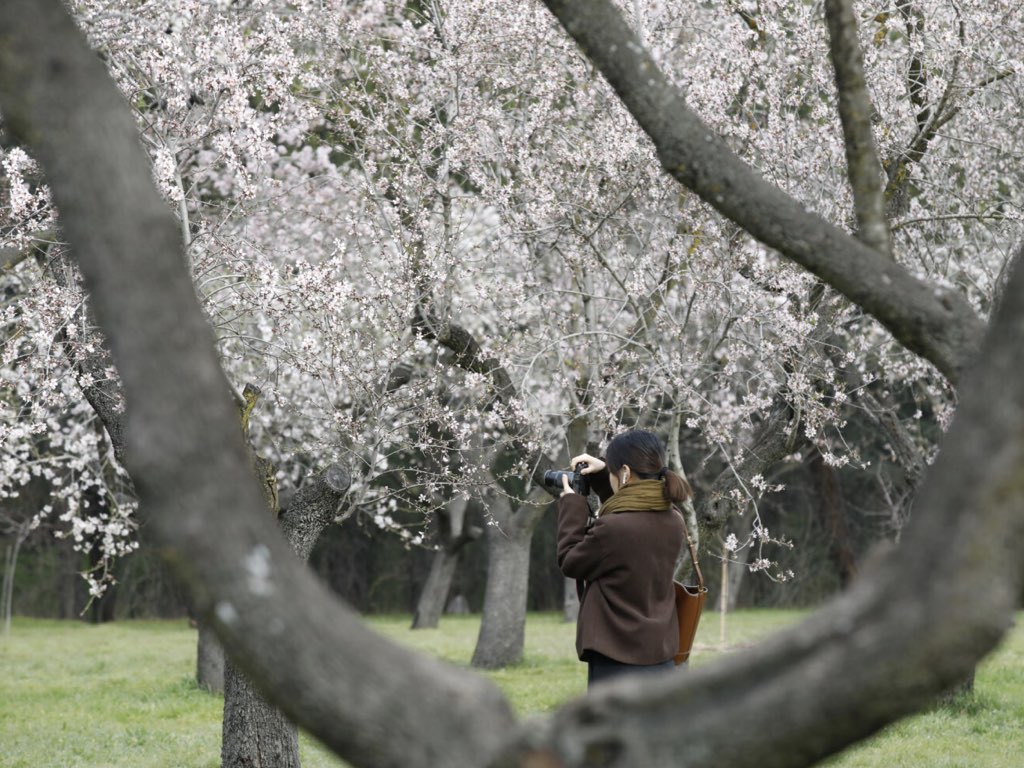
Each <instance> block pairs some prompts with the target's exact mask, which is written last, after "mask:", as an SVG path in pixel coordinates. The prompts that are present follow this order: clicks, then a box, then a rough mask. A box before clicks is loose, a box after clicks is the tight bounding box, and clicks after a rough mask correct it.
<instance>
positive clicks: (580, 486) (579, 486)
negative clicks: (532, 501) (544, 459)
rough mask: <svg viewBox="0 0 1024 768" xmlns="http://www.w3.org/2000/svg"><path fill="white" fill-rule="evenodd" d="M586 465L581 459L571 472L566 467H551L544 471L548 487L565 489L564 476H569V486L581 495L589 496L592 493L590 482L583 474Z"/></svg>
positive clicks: (545, 482) (545, 483)
mask: <svg viewBox="0 0 1024 768" xmlns="http://www.w3.org/2000/svg"><path fill="white" fill-rule="evenodd" d="M586 466H587V465H586V464H584V463H583V462H582V461H581V462H580V463H579V464H577V465H576V467H575V468H574V469H573V470H572V471H571V472H570V471H569V470H565V469H549V470H548V471H547V472H545V473H544V485H546V486H547V487H548V488H552V489H557V490H559V491H561V490H563V488H562V478H563V477H568V478H569V487H570V488H572V489H573V491H575V492H576V493H578V494H579V495H580V496H587V495H589V494H590V483H589V482H588V481H587V478H586V477H585V476H584V474H583V469H584V468H585V467H586Z"/></svg>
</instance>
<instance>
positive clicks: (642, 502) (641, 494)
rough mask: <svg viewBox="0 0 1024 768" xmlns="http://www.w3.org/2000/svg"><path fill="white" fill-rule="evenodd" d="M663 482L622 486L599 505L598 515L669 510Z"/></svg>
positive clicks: (656, 481) (645, 482)
mask: <svg viewBox="0 0 1024 768" xmlns="http://www.w3.org/2000/svg"><path fill="white" fill-rule="evenodd" d="M669 506H671V505H670V503H669V500H668V499H666V498H665V482H664V481H663V480H637V481H635V482H632V483H630V484H629V485H624V486H622V487H621V488H619V490H617V491H616V492H615V493H614V494H612V497H611V498H610V499H608V500H607V501H605V502H604V503H603V504H602V505H601V509H600V510H599V511H598V515H612V514H615V513H616V512H664V511H665V510H666V509H668V508H669Z"/></svg>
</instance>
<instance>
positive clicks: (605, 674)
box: [587, 651, 676, 688]
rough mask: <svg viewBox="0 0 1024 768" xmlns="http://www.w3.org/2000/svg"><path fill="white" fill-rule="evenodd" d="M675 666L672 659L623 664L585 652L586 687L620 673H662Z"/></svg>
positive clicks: (611, 678)
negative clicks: (658, 662) (650, 662)
mask: <svg viewBox="0 0 1024 768" xmlns="http://www.w3.org/2000/svg"><path fill="white" fill-rule="evenodd" d="M675 668H676V664H675V662H674V661H673V660H672V659H669V660H668V661H663V662H661V663H660V664H625V663H623V662H621V661H616V660H615V659H609V658H608V657H607V656H602V655H601V654H600V653H594V652H593V651H590V652H589V653H588V654H587V688H590V687H591V686H593V685H594V684H595V683H601V682H604V681H605V680H613V679H615V678H617V677H621V676H622V675H663V674H665V673H666V672H671V671H672V670H673V669H675Z"/></svg>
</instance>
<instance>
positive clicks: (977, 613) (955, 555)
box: [0, 0, 1024, 768]
mask: <svg viewBox="0 0 1024 768" xmlns="http://www.w3.org/2000/svg"><path fill="white" fill-rule="evenodd" d="M598 10H600V9H598ZM598 15H600V14H598ZM605 21H606V22H608V23H613V22H614V21H615V19H612V20H611V21H608V19H605ZM0 110H2V112H3V116H4V121H5V124H6V125H7V127H8V129H9V130H11V131H16V132H17V133H18V136H19V138H20V139H21V140H23V141H25V142H26V143H27V144H29V145H30V146H31V148H32V150H33V152H34V154H35V156H36V157H37V159H38V160H39V161H40V163H41V164H42V167H43V168H44V170H45V173H46V176H47V179H48V181H49V183H50V184H51V187H52V189H53V194H54V197H55V200H56V202H57V205H58V207H59V209H60V211H61V215H62V222H63V225H64V231H65V233H66V234H67V237H68V240H69V242H70V243H71V244H72V246H73V252H74V253H75V255H76V257H77V258H78V260H79V262H80V264H81V266H82V270H83V274H84V275H85V277H86V282H87V287H88V289H89V291H90V293H91V295H92V297H93V299H94V302H95V304H94V306H95V309H96V316H97V319H98V321H99V323H100V324H101V326H102V327H103V330H104V332H105V333H106V334H107V337H108V338H109V339H110V342H111V348H112V352H113V355H114V359H115V361H116V363H117V365H118V368H119V370H120V373H121V376H122V380H123V382H124V389H125V393H126V397H127V412H126V413H127V432H126V436H127V440H128V448H129V451H128V458H129V470H130V471H131V472H132V476H133V477H134V478H135V481H136V487H137V489H138V491H139V495H140V498H141V502H142V509H143V511H144V514H145V515H146V516H147V518H148V519H149V520H150V521H152V523H153V524H154V527H155V533H156V534H157V535H158V536H159V538H160V540H161V542H162V544H163V546H164V547H166V548H167V550H168V551H169V552H170V553H171V554H172V556H173V557H174V558H175V559H176V560H177V561H178V562H179V564H180V566H181V568H182V570H183V572H185V573H186V574H188V575H189V576H190V577H191V580H192V584H193V588H194V591H195V594H196V597H197V604H198V607H199V608H200V610H201V611H202V612H203V613H204V614H206V615H207V616H208V617H210V618H211V619H212V620H214V621H215V626H216V629H217V631H218V633H219V634H220V636H221V637H222V639H223V640H224V642H225V644H226V646H227V647H228V649H229V650H230V651H231V652H232V653H233V655H234V658H235V659H236V661H237V662H238V663H239V664H240V665H242V666H243V667H244V668H245V670H246V672H247V673H248V674H250V675H251V676H252V678H253V679H254V680H255V681H256V682H257V684H258V685H259V687H260V688H261V690H263V691H264V692H266V693H267V694H268V695H269V696H271V697H272V698H273V700H274V701H275V702H276V703H278V704H279V705H280V706H281V707H282V708H283V709H284V710H285V711H286V712H287V713H288V714H289V716H290V717H291V718H292V719H293V720H294V721H296V722H299V723H301V724H302V725H303V726H304V727H306V728H308V730H310V731H311V732H312V733H313V734H315V735H316V736H317V737H318V738H320V739H321V740H322V741H323V742H324V743H325V744H327V745H328V746H329V747H331V748H332V749H334V750H335V751H336V752H337V753H338V754H340V755H342V756H343V757H344V758H345V759H346V760H347V761H348V762H349V763H351V764H353V765H358V766H366V767H367V768H377V767H378V766H379V767H381V768H384V767H385V766H402V767H403V768H421V767H422V768H427V766H437V765H445V766H451V767H452V768H461V767H462V766H485V765H495V766H517V768H518V767H521V766H526V765H531V766H537V765H551V766H555V765H561V766H582V765H585V764H590V765H595V764H601V765H606V766H635V765H645V766H647V765H649V766H658V765H676V764H678V763H679V760H680V757H681V756H683V757H684V759H686V761H687V765H688V766H721V765H729V766H732V767H733V768H746V767H747V766H762V767H765V768H775V767H776V766H805V765H810V764H811V763H813V762H814V761H816V760H818V759H820V758H821V757H823V756H825V755H828V754H830V753H832V752H835V751H837V750H838V749H841V748H842V747H844V746H846V745H848V744H850V743H852V742H853V741H856V740H857V739H860V738H863V737H865V736H867V735H869V734H871V733H873V732H874V731H876V730H877V729H879V728H881V727H882V726H884V725H886V724H888V723H890V722H892V721H893V720H895V719H897V718H899V717H901V716H903V715H905V714H908V713H910V712H913V711H915V710H916V709H918V708H920V707H922V706H925V705H926V704H928V703H930V702H931V701H932V700H933V698H934V696H935V695H936V694H938V693H939V692H940V691H942V690H944V689H946V688H948V687H949V686H951V685H953V684H954V683H956V682H957V681H959V680H960V679H962V678H963V677H964V676H966V674H967V673H968V672H969V670H970V669H971V668H972V667H973V665H974V663H975V662H976V661H977V660H978V659H979V658H981V657H982V656H983V655H984V654H985V653H987V652H988V651H990V650H991V649H992V648H993V647H994V646H995V644H996V643H997V642H998V640H999V639H1000V637H1001V636H1002V635H1003V634H1004V633H1005V631H1006V629H1007V627H1008V624H1009V620H1010V617H1011V615H1012V610H1013V607H1014V606H1015V604H1016V601H1017V598H1018V596H1019V594H1020V589H1021V586H1022V583H1024V574H1022V562H1021V558H1020V551H1021V550H1022V548H1024V515H1022V514H1021V512H1020V510H1021V509H1022V508H1024V382H1022V381H1021V378H1020V377H1019V375H1018V357H1019V350H1020V349H1021V347H1022V346H1024V271H1021V270H1020V269H1016V270H1015V271H1014V275H1013V277H1012V278H1011V281H1010V283H1009V284H1008V286H1007V289H1006V292H1005V296H1004V300H1003V305H1002V308H1001V310H1000V312H999V315H998V317H997V318H996V320H995V321H994V324H993V327H992V328H991V330H990V333H989V336H988V339H987V341H986V342H985V343H984V345H983V346H981V347H980V353H979V354H978V356H977V359H978V361H979V362H978V364H977V365H976V366H974V367H973V368H972V369H971V370H970V372H969V374H968V375H967V376H966V377H965V380H964V381H963V384H962V386H961V387H960V388H959V392H960V395H961V401H960V402H961V404H960V408H959V410H958V413H957V416H956V419H955V421H954V424H953V425H952V427H951V429H950V432H949V434H948V436H947V437H946V439H945V440H944V442H943V452H942V454H941V455H940V457H939V459H938V461H937V463H936V465H935V466H934V467H933V468H931V469H930V470H929V472H928V474H927V477H926V479H925V482H924V485H923V487H922V490H921V495H920V497H919V499H918V502H917V508H918V509H919V510H922V511H923V512H924V513H923V514H918V515H917V516H916V517H915V519H914V520H913V521H912V522H911V524H910V526H909V527H908V528H907V530H906V532H905V534H904V537H903V542H904V546H903V547H902V548H901V549H900V550H899V551H898V552H895V553H893V552H888V553H881V554H880V555H879V556H878V558H877V562H876V563H874V564H873V565H872V567H870V568H865V569H863V573H862V575H861V577H860V579H859V581H857V582H856V583H855V584H854V585H853V587H852V588H851V590H850V591H849V592H847V593H846V594H844V595H843V596H841V597H840V598H838V599H836V600H834V601H832V602H831V603H830V604H829V605H828V606H827V607H826V608H825V609H824V610H822V611H820V612H818V613H816V614H815V615H814V616H813V617H812V618H810V619H809V620H808V621H806V622H804V623H803V624H802V625H800V626H798V627H795V628H794V629H792V630H790V631H788V632H785V633H783V634H780V635H779V636H777V637H776V638H775V639H773V640H771V641H769V642H767V643H765V644H764V645H763V646H761V647H759V648H757V649H754V650H752V651H750V652H748V653H746V654H744V655H741V656H736V657H733V658H731V659H730V660H729V661H728V663H722V664H709V665H707V666H704V667H701V668H698V669H695V670H692V671H691V673H690V674H688V675H676V676H669V677H666V678H665V679H664V680H662V681H658V682H657V683H649V684H648V685H647V686H643V685H641V684H638V683H635V682H630V681H622V682H621V683H619V684H618V685H614V686H611V685H610V686H608V687H607V688H606V689H605V690H604V691H602V692H595V693H594V694H593V695H591V696H589V697H588V698H586V699H584V700H581V701H577V702H573V703H570V704H568V705H566V706H564V707H562V708H561V709H560V710H559V711H558V712H556V713H555V714H554V715H553V716H550V717H548V718H545V719H540V720H533V721H531V722H530V723H529V724H524V725H523V726H522V728H521V729H515V728H514V719H513V716H512V714H511V711H510V710H509V708H508V705H507V702H506V701H505V700H504V699H503V697H502V696H501V694H500V693H499V692H498V691H497V689H496V688H495V687H494V686H493V685H492V684H490V683H489V682H487V681H486V680H484V679H482V678H481V677H479V676H477V675H473V674H471V673H469V672H467V671H465V670H460V669H458V668H455V667H452V666H450V665H446V664H442V663H441V662H437V661H434V660H431V659H426V658H423V657H421V656H419V655H416V654H413V653H411V652H409V651H407V650H404V649H402V648H399V647H397V646H396V645H394V644H392V643H389V642H387V641H386V640H384V639H382V638H380V637H378V636H376V635H374V634H373V633H371V632H369V631H368V630H367V629H366V628H365V627H364V625H363V624H362V623H361V621H360V620H359V618H358V616H356V615H355V614H354V612H352V611H351V610H349V609H347V608H345V607H344V606H342V605H340V604H339V603H338V602H337V601H335V600H333V599H332V598H331V597H330V595H329V594H328V593H327V591H326V590H325V589H324V588H323V587H322V585H320V584H319V583H318V582H317V581H316V579H315V578H314V577H313V576H312V575H311V574H309V573H308V571H307V570H306V569H305V568H304V567H303V565H302V564H301V561H299V560H298V559H297V558H296V557H295V556H294V554H293V553H292V552H291V550H290V547H289V545H288V544H287V543H286V542H284V541H283V540H282V539H281V537H280V536H279V535H278V533H277V531H276V529H275V526H274V524H273V521H272V520H270V519H269V516H267V515H266V514H265V512H264V510H263V501H262V498H261V495H260V490H259V488H258V486H257V484H256V482H255V481H254V480H253V478H252V475H251V470H250V467H249V463H248V457H247V455H246V451H245V446H244V444H243V442H242V439H241V435H240V434H239V430H238V428H237V427H238V425H237V412H236V411H235V408H234V405H233V403H232V402H231V397H230V395H229V392H228V388H227V384H226V382H225V381H224V377H223V373H222V372H221V371H220V369H219V367H218V363H217V358H216V354H215V350H214V346H213V342H212V336H211V334H210V331H209V329H208V328H207V327H206V326H205V325H204V323H203V321H202V315H201V312H200V310H199V307H198V303H197V302H196V300H195V296H194V293H193V291H192V288H191V285H190V284H189V280H188V275H187V272H186V270H185V268H184V264H183V262H182V259H181V255H180V251H179V243H178V242H177V240H176V237H177V231H176V227H175V225H174V221H173V218H172V217H171V216H170V215H169V214H168V212H167V211H166V209H165V208H164V205H163V201H162V200H161V199H160V198H159V196H158V194H157V193H156V191H155V190H154V189H153V184H152V179H151V175H150V173H149V168H148V164H147V162H146V158H145V156H144V154H143V153H142V152H141V151H140V149H139V147H138V144H137V141H136V137H135V128H134V125H133V123H132V120H131V116H130V114H129V112H128V109H127V107H126V106H125V104H124V103H123V101H122V99H121V96H120V94H119V93H118V92H117V90H116V88H115V87H114V86H113V84H112V83H110V81H109V79H108V78H107V77H106V73H105V72H104V71H103V68H102V65H101V63H100V62H99V60H98V59H97V58H96V57H95V56H94V55H93V54H92V53H91V52H90V51H89V50H88V48H87V46H86V45H85V44H84V41H83V40H82V37H81V35H80V34H79V33H78V31H77V30H76V29H75V28H74V25H73V23H72V22H71V21H70V20H69V19H68V17H67V15H66V13H65V11H64V9H63V7H62V5H61V4H60V3H59V2H58V0H8V2H6V3H4V4H3V6H2V8H0ZM872 253H873V252H872ZM882 274H884V272H883V273H882ZM875 299H876V302H875V303H877V302H879V301H882V299H881V298H879V297H875ZM925 326H927V324H925ZM967 335H968V336H970V335H971V334H970V333H969V334H967ZM972 338H976V336H973V337H972ZM947 341H949V342H950V343H954V342H955V338H947ZM946 351H948V350H946ZM932 352H933V353H935V354H938V355H941V354H942V353H943V346H942V345H939V346H938V347H937V348H933V349H932ZM956 357H957V356H954V357H952V358H947V362H952V361H953V360H954V359H955V358H956ZM958 357H959V358H960V359H962V360H966V359H967V358H968V357H969V350H966V349H961V350H959V355H958ZM953 370H957V369H956V366H953ZM938 563H941V564H942V574H943V578H942V579H936V578H933V574H934V573H935V572H936V564H938ZM339 691H340V692H342V695H339ZM499 753H501V757H497V755H498V754H499Z"/></svg>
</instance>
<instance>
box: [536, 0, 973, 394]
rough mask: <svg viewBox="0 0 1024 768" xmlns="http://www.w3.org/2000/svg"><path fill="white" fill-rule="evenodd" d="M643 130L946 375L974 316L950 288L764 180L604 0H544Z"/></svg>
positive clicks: (769, 240)
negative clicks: (692, 104)
mask: <svg viewBox="0 0 1024 768" xmlns="http://www.w3.org/2000/svg"><path fill="white" fill-rule="evenodd" d="M545 5H546V6H547V7H548V8H549V9H550V10H551V11H552V13H554V15H555V16H556V17H557V18H558V20H559V21H560V22H561V24H562V26H563V27H564V28H565V30H566V31H567V32H568V33H569V35H570V36H571V37H572V38H573V39H575V40H576V42H577V43H578V44H579V46H580V48H582V49H583V52H584V53H585V54H586V55H587V57H588V58H589V59H590V60H591V61H592V62H593V63H594V64H595V65H596V66H597V68H598V69H599V70H600V71H601V73H602V74H603V75H604V76H605V78H606V79H607V80H608V83H609V84H610V85H611V87H612V88H613V89H614V90H615V92H616V94H618V96H619V98H620V99H621V100H622V102H623V104H624V105H625V106H626V108H627V109H628V110H629V111H630V113H631V114H632V115H633V117H634V118H635V119H636V121H637V123H638V124H639V125H640V127H641V128H642V129H643V130H644V131H645V132H646V133H647V135H648V136H649V137H650V138H651V140H652V142H653V143H654V146H655V148H656V150H657V152H658V158H659V160H660V161H661V164H662V167H664V169H665V171H666V172H667V173H668V174H669V175H671V176H672V177H673V178H675V179H676V180H677V181H679V182H680V183H681V184H682V185H683V186H685V187H686V188H687V189H690V190H691V191H693V192H695V193H696V194H697V195H699V196H700V198H701V199H702V200H704V202H706V203H707V204H708V205H710V206H712V207H713V208H715V209H716V210H717V211H718V212H719V213H721V214H722V215H723V216H725V217H727V218H728V219H730V220H731V221H733V222H735V223H736V224H738V225H739V226H740V227H742V228H743V229H745V230H746V231H747V232H748V233H749V234H751V235H752V236H754V237H755V238H757V239H758V240H760V241H761V242H762V243H764V244H765V245H767V246H769V247H771V248H774V249H776V250H777V251H778V252H779V253H780V254H782V255H783V256H785V257H786V258H788V259H790V260H792V261H794V262H796V263H797V264H799V265H801V266H802V267H804V268H805V269H807V270H808V271H810V272H812V273H814V274H815V275H817V276H818V277H820V278H821V279H822V280H824V281H825V282H826V283H828V284H829V285H831V286H832V287H833V288H835V289H836V290H838V291H839V292H840V293H842V294H843V295H845V296H846V297H847V298H848V299H850V300H851V301H853V302H854V303H856V304H859V305H860V306H861V307H863V308H864V309H865V310H866V311H867V312H869V313H870V314H871V315H872V316H874V317H875V318H876V319H877V320H878V321H879V322H881V323H882V324H883V325H884V326H885V327H886V328H888V329H889V331H890V332H891V333H892V334H893V336H894V337H896V339H897V340H899V342H900V343H901V344H903V345H904V346H905V347H907V349H909V350H911V351H913V352H915V353H917V354H919V355H921V356H922V357H924V358H926V359H927V360H930V361H931V362H932V363H934V364H935V366H936V367H937V368H938V369H939V370H940V371H942V373H943V374H944V375H945V376H946V377H947V378H948V379H949V380H950V381H951V382H953V383H954V384H955V383H956V382H957V381H958V380H959V377H960V374H961V373H962V371H963V370H964V367H965V366H966V364H967V362H968V360H970V359H971V358H972V357H973V351H974V350H975V349H977V345H978V343H979V342H980V339H981V336H982V334H983V331H984V325H983V323H982V321H981V319H980V318H979V317H978V315H977V314H976V313H975V312H974V310H973V309H972V308H971V306H970V305H969V304H968V302H967V301H966V300H965V299H964V298H963V297H962V296H960V295H959V294H958V293H956V292H954V291H951V290H948V289H945V288H941V287H939V286H935V285H931V284H929V283H927V282H925V281H923V280H918V279H916V278H915V277H914V276H913V275H911V274H910V273H909V272H908V271H907V270H906V269H904V268H902V267H900V266H899V265H898V264H896V263H895V262H894V261H893V260H892V259H889V258H887V257H886V256H884V255H883V254H881V253H879V252H878V251H876V250H874V249H873V248H870V247H868V246H866V245H865V244H863V243H861V242H860V241H858V240H857V239H856V238H854V237H852V236H851V235H848V234H847V233H845V232H843V231H841V230H840V229H838V228H837V227H835V226H834V225H832V224H831V223H829V222H827V221H825V220H824V219H822V218H821V217H820V216H818V215H816V214H814V213H810V212H808V210H807V206H806V204H805V203H802V202H800V201H798V200H795V199H793V198H792V197H790V196H789V195H787V194H786V193H785V192H783V191H782V190H780V189H779V188H778V187H776V186H774V185H772V184H770V183H769V182H768V181H766V180H765V179H764V178H763V177H761V176H760V175H759V174H758V173H757V172H756V171H754V170H753V169H752V168H751V167H750V166H748V165H747V164H746V163H744V162H743V161H742V160H740V159H739V158H738V157H737V156H736V155H735V154H734V153H733V152H732V150H730V149H729V147H728V145H727V144H726V142H725V141H724V140H723V139H722V138H721V137H720V136H718V135H717V134H716V133H715V132H714V131H713V130H712V129H711V128H710V127H708V126H707V125H705V124H704V122H703V121H701V119H700V118H699V117H698V116H697V115H696V114H694V112H693V111H692V110H691V109H690V108H689V107H688V106H687V105H686V100H685V97H684V95H683V93H682V92H681V91H680V90H679V89H678V88H676V87H675V86H673V85H672V84H671V83H670V82H669V81H668V79H667V78H666V77H665V75H664V73H663V72H661V70H660V69H659V67H658V65H657V63H656V62H655V61H654V60H653V59H652V58H651V56H650V54H649V53H648V52H647V51H646V49H644V47H643V46H642V45H641V44H640V41H639V40H638V39H637V37H636V35H634V34H633V33H632V32H631V31H630V27H629V25H628V24H627V23H626V21H625V20H624V18H623V16H622V13H621V11H619V10H618V8H617V7H616V6H615V4H614V3H613V2H611V0H545Z"/></svg>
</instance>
